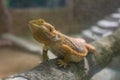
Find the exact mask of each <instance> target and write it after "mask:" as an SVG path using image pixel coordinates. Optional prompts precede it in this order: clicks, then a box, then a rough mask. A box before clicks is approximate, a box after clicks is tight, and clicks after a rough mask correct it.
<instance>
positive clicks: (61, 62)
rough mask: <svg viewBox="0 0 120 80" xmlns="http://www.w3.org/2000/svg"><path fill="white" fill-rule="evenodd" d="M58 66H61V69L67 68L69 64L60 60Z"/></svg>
mask: <svg viewBox="0 0 120 80" xmlns="http://www.w3.org/2000/svg"><path fill="white" fill-rule="evenodd" d="M58 65H59V66H60V67H64V68H66V67H67V65H68V64H67V63H66V62H65V61H63V60H61V59H59V60H58Z"/></svg>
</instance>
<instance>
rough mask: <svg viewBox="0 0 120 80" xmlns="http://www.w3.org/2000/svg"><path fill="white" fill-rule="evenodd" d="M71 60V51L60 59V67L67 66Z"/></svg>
mask: <svg viewBox="0 0 120 80" xmlns="http://www.w3.org/2000/svg"><path fill="white" fill-rule="evenodd" d="M70 61H71V57H70V54H69V53H66V54H65V56H64V58H63V59H59V60H58V65H59V66H60V67H64V68H66V67H67V66H68V64H69V62H70Z"/></svg>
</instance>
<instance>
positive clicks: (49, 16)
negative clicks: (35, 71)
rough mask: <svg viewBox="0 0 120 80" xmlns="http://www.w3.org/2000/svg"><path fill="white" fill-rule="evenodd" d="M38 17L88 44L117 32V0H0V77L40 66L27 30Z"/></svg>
mask: <svg viewBox="0 0 120 80" xmlns="http://www.w3.org/2000/svg"><path fill="white" fill-rule="evenodd" d="M38 18H43V19H45V20H46V21H47V22H49V23H51V24H52V25H54V26H55V28H56V29H57V30H59V31H60V32H62V33H64V34H67V35H71V36H75V37H80V36H82V37H83V38H85V39H87V41H88V42H91V41H93V40H96V39H99V38H101V37H103V36H107V35H110V34H111V33H112V32H113V31H114V30H116V29H118V27H119V23H120V0H0V77H6V76H8V75H11V74H15V73H19V72H23V71H25V70H28V69H31V68H33V67H35V66H36V65H38V64H39V63H41V58H40V52H41V48H40V45H37V42H36V41H35V40H34V39H33V37H32V34H31V32H30V30H29V27H28V22H29V21H30V20H33V19H38ZM36 54H38V55H39V56H38V55H36ZM52 57H53V56H52ZM28 60H29V61H28Z"/></svg>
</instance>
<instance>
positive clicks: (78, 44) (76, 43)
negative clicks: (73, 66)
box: [29, 19, 95, 67]
mask: <svg viewBox="0 0 120 80" xmlns="http://www.w3.org/2000/svg"><path fill="white" fill-rule="evenodd" d="M29 25H30V29H31V32H32V34H33V36H34V38H35V39H36V40H37V41H39V42H40V43H42V44H44V47H43V60H44V61H46V60H48V56H47V52H48V50H50V51H52V52H53V54H55V55H56V56H58V57H62V58H63V59H61V60H59V62H58V64H59V65H60V66H63V67H66V66H67V65H68V63H69V62H80V61H81V60H82V59H83V58H84V57H85V56H87V54H88V51H89V50H92V51H94V50H95V48H94V46H92V45H90V44H88V43H86V41H85V40H84V39H81V38H77V39H76V38H72V37H69V36H66V35H64V34H62V33H60V32H59V31H57V30H56V29H55V28H54V26H52V25H51V24H49V23H47V22H46V21H44V20H43V19H36V20H32V21H30V22H29Z"/></svg>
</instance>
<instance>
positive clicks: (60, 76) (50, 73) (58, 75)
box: [9, 29, 120, 80]
mask: <svg viewBox="0 0 120 80" xmlns="http://www.w3.org/2000/svg"><path fill="white" fill-rule="evenodd" d="M119 34H120V29H118V30H117V31H116V32H114V33H113V34H112V35H110V36H108V37H105V38H102V39H100V40H97V41H94V42H92V43H91V44H92V45H94V46H95V47H96V51H95V52H90V54H89V55H88V56H87V57H86V58H84V60H83V61H81V62H79V63H70V65H69V66H68V67H67V68H60V67H58V66H57V65H56V63H57V59H52V60H49V61H47V62H44V63H42V64H40V65H39V66H37V67H36V68H34V69H32V70H30V71H27V72H24V73H21V74H16V75H14V76H12V77H9V78H25V79H28V80H89V79H90V78H91V77H92V76H93V75H94V74H95V73H97V72H99V71H100V70H102V69H103V68H104V67H105V66H106V65H107V64H108V63H109V62H110V61H111V60H112V58H113V57H114V56H115V55H118V54H120V48H119V47H120V42H119V41H120V36H119Z"/></svg>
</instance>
